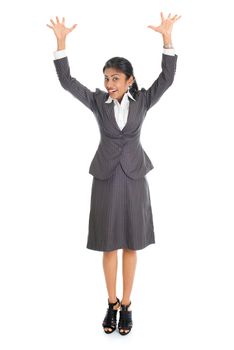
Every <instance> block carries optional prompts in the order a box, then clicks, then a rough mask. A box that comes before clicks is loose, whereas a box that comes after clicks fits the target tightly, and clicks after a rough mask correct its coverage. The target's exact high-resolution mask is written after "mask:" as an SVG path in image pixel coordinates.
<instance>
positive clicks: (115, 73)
mask: <svg viewBox="0 0 234 350" xmlns="http://www.w3.org/2000/svg"><path fill="white" fill-rule="evenodd" d="M113 75H119V74H118V73H115V74H112V75H111V77H113ZM105 77H108V75H106V74H105Z"/></svg>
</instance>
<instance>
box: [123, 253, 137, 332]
mask: <svg viewBox="0 0 234 350" xmlns="http://www.w3.org/2000/svg"><path fill="white" fill-rule="evenodd" d="M122 257H123V297H122V300H121V303H122V304H124V305H128V304H129V303H130V300H131V292H132V286H133V281H134V276H135V271H136V263H137V253H136V251H135V250H130V249H123V256H122ZM128 310H129V311H130V310H131V307H129V309H128ZM120 331H121V332H125V333H127V332H128V331H127V330H120Z"/></svg>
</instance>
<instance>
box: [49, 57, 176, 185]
mask: <svg viewBox="0 0 234 350" xmlns="http://www.w3.org/2000/svg"><path fill="white" fill-rule="evenodd" d="M177 57H178V56H177V55H174V56H169V55H166V54H164V53H163V54H162V62H161V68H162V71H161V73H160V74H159V76H158V78H157V79H156V80H155V81H154V82H153V84H152V85H151V87H150V88H149V89H147V90H146V89H144V88H142V89H141V90H139V91H138V93H137V95H136V96H135V99H136V101H134V100H132V99H131V98H130V99H129V101H130V104H129V114H128V119H127V123H126V124H125V126H124V128H123V129H122V130H121V129H120V128H119V126H118V124H117V122H116V119H115V115H114V102H113V101H112V102H111V103H105V101H106V100H107V99H108V97H109V94H108V93H107V92H105V91H102V90H100V89H98V88H96V90H95V91H90V90H89V89H88V88H87V87H86V86H84V85H82V84H81V83H80V82H79V81H78V80H76V79H75V78H74V77H72V76H71V74H70V67H69V62H68V57H67V56H66V57H63V58H60V59H56V60H54V64H55V68H56V72H57V75H58V78H59V81H60V83H61V85H62V87H63V88H64V89H65V90H67V91H69V92H70V93H71V94H72V95H73V96H74V97H76V98H77V99H78V100H79V101H80V102H82V103H83V104H84V105H85V106H86V107H88V108H89V109H90V110H91V111H92V112H93V114H94V115H95V117H96V119H97V122H98V126H99V130H100V134H101V138H100V143H99V145H98V148H97V151H96V153H95V155H94V157H93V160H92V162H91V164H90V167H89V173H90V174H92V175H93V176H95V177H96V178H98V179H101V180H104V179H108V178H109V177H110V176H111V175H112V174H113V172H114V170H115V168H116V166H117V165H118V163H119V162H120V163H121V166H122V168H123V170H124V172H125V173H126V175H127V176H129V177H130V178H132V179H139V178H141V177H143V176H144V175H145V174H146V173H148V172H149V171H150V170H151V169H153V168H154V166H153V164H152V162H151V160H150V159H149V157H148V155H147V154H146V152H145V151H144V149H143V148H142V145H141V142H140V133H141V127H142V123H143V121H144V118H145V116H146V113H147V111H148V110H149V109H150V108H151V107H152V106H153V105H154V104H155V103H156V102H158V100H159V99H160V97H161V96H162V95H163V94H164V92H165V91H166V90H167V89H168V88H169V86H170V85H171V84H172V83H173V80H174V76H175V72H176V62H177Z"/></svg>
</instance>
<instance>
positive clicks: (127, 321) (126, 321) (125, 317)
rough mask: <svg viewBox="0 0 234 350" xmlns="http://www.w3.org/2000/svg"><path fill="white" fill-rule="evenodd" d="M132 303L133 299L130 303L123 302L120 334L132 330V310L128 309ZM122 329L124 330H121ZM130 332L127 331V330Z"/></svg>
mask: <svg viewBox="0 0 234 350" xmlns="http://www.w3.org/2000/svg"><path fill="white" fill-rule="evenodd" d="M130 305H131V301H130V303H129V304H128V305H124V304H121V308H120V317H119V322H118V329H119V334H121V335H127V334H129V333H130V332H131V329H132V326H133V322H132V310H128V308H129V306H130ZM121 330H122V332H121ZM126 330H127V331H128V332H125V331H126Z"/></svg>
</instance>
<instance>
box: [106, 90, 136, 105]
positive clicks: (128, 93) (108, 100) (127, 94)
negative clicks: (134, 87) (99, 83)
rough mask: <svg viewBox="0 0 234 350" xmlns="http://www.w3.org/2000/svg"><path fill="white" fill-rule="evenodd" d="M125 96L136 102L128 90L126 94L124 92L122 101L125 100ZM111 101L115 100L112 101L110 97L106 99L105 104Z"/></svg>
mask: <svg viewBox="0 0 234 350" xmlns="http://www.w3.org/2000/svg"><path fill="white" fill-rule="evenodd" d="M127 96H129V97H130V98H131V99H132V100H134V101H136V100H135V98H134V97H133V96H132V95H131V93H130V92H129V90H128V91H127V92H125V94H124V96H123V99H126V98H127ZM112 101H116V99H113V98H112V97H111V96H110V95H109V97H108V99H107V100H106V101H105V103H111V102H112ZM121 102H122V101H121Z"/></svg>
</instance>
